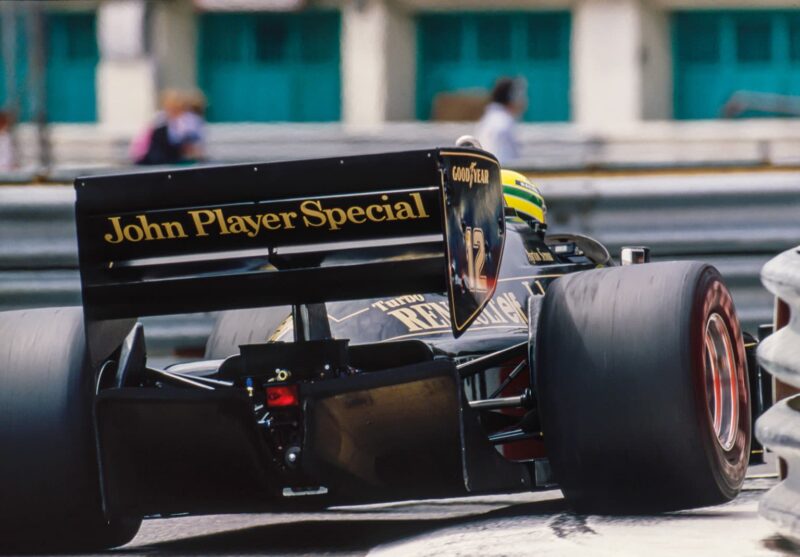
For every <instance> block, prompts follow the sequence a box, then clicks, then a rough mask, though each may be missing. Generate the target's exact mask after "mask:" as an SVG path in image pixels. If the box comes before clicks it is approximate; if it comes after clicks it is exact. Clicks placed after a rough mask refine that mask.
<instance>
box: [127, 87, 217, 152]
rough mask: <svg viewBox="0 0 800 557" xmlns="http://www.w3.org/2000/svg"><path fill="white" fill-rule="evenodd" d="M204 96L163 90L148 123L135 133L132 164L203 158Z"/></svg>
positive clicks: (197, 93) (198, 93) (195, 93)
mask: <svg viewBox="0 0 800 557" xmlns="http://www.w3.org/2000/svg"><path fill="white" fill-rule="evenodd" d="M204 111H205V97H204V96H203V94H202V93H200V92H199V91H194V92H191V93H186V92H184V91H179V90H177V89H167V90H165V91H164V92H163V93H162V94H161V111H160V112H159V113H158V114H157V115H156V117H155V119H154V122H153V124H152V126H150V127H148V128H147V129H146V130H144V131H143V132H142V133H141V134H139V135H138V136H136V137H135V138H134V140H133V142H132V143H131V149H130V156H131V159H132V160H133V161H134V162H135V163H136V164H176V163H181V162H194V161H197V160H202V159H204V158H205V137H204V136H205V132H204V129H205V121H204V119H203V113H204Z"/></svg>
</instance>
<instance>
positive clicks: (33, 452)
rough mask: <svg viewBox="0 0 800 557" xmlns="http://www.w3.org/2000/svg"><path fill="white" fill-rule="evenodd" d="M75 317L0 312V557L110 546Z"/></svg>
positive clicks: (116, 526) (124, 523) (113, 531)
mask: <svg viewBox="0 0 800 557" xmlns="http://www.w3.org/2000/svg"><path fill="white" fill-rule="evenodd" d="M88 361H89V360H88V355H87V350H86V341H85V337H84V326H83V313H82V311H81V308H47V309H36V310H21V311H9V312H3V313H0V454H2V455H3V458H1V459H0V551H9V550H13V551H21V550H24V551H31V550H56V551H65V550H70V551H77V550H95V549H105V548H110V547H116V546H119V545H123V544H125V543H127V542H129V541H130V540H131V539H133V537H134V536H135V535H136V532H137V531H138V529H139V525H140V523H141V519H139V518H131V519H125V520H119V521H116V522H112V523H108V522H107V521H106V520H105V518H104V516H103V512H102V505H101V499H100V482H99V472H98V467H97V452H96V448H95V447H96V445H95V434H94V426H93V422H92V405H93V398H94V388H95V385H94V379H95V378H94V373H93V372H92V369H91V366H90V365H89V363H88Z"/></svg>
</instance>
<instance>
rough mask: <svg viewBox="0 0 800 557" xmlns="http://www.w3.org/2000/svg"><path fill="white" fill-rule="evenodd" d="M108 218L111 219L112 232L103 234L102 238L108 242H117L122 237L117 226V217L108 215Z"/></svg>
mask: <svg viewBox="0 0 800 557" xmlns="http://www.w3.org/2000/svg"><path fill="white" fill-rule="evenodd" d="M108 220H110V221H111V227H112V228H113V229H114V234H105V235H104V236H103V239H104V240H105V241H106V242H108V243H109V244H119V243H120V242H121V241H122V240H123V239H124V235H123V233H122V228H120V226H119V217H108Z"/></svg>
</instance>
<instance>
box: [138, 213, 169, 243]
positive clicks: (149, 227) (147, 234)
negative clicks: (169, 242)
mask: <svg viewBox="0 0 800 557" xmlns="http://www.w3.org/2000/svg"><path fill="white" fill-rule="evenodd" d="M136 218H137V220H138V221H139V224H141V225H142V226H141V228H142V231H143V232H144V239H145V240H163V239H164V234H163V233H162V232H161V227H160V226H158V225H157V224H155V223H151V222H148V221H147V217H146V216H145V215H136ZM154 233H155V236H154V235H153V234H154Z"/></svg>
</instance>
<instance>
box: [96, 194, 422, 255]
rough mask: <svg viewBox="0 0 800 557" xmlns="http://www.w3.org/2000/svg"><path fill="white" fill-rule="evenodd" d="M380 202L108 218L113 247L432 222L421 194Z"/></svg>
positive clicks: (108, 237)
mask: <svg viewBox="0 0 800 557" xmlns="http://www.w3.org/2000/svg"><path fill="white" fill-rule="evenodd" d="M379 200H380V202H379V203H365V204H350V205H345V206H341V205H337V204H331V202H330V201H327V200H321V199H306V200H303V201H301V202H299V203H298V205H297V206H296V207H295V208H293V209H289V210H282V211H265V212H263V213H254V214H248V215H241V214H237V215H232V214H226V209H225V208H223V207H221V208H217V209H213V208H212V209H192V210H187V211H186V212H185V213H184V214H182V215H178V216H177V218H175V217H173V220H155V219H154V218H153V217H152V216H148V215H145V214H141V215H133V216H126V217H122V216H113V217H106V221H107V226H108V228H107V230H108V231H107V232H106V233H105V234H104V235H103V240H105V241H106V242H107V243H109V244H121V243H123V242H134V243H135V242H142V241H144V242H147V241H158V240H174V239H178V238H189V237H194V238H202V237H207V236H228V235H243V236H247V237H249V238H255V237H257V236H259V235H263V234H269V233H270V232H271V231H279V230H293V229H298V228H301V229H303V228H305V229H324V230H330V231H333V232H335V231H337V230H341V229H342V228H343V227H345V226H358V225H361V224H366V223H381V222H391V221H404V220H419V219H427V218H430V213H429V212H428V210H427V208H426V207H425V205H424V203H423V200H422V196H421V195H420V194H419V193H409V194H407V195H406V196H404V197H403V198H402V199H400V200H395V201H392V202H390V200H389V196H388V195H385V194H384V195H381V196H380V198H379Z"/></svg>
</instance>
